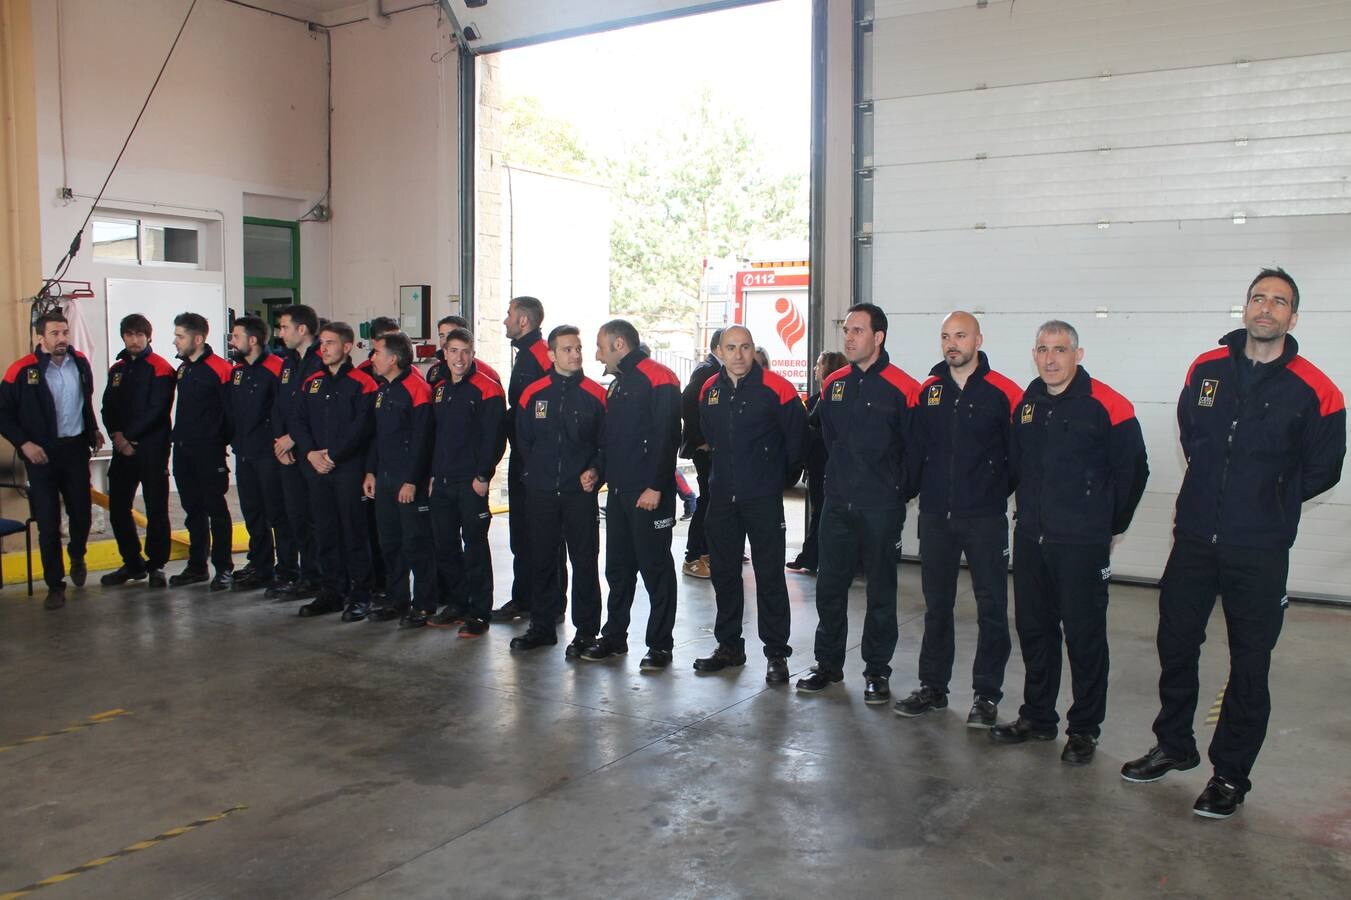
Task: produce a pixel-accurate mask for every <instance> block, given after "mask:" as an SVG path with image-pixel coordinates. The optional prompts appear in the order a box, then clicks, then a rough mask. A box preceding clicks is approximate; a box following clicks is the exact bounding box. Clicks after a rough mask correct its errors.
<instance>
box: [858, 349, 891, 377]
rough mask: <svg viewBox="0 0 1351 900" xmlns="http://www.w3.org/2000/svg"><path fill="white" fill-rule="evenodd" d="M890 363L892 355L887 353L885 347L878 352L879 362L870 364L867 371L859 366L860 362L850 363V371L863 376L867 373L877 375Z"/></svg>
mask: <svg viewBox="0 0 1351 900" xmlns="http://www.w3.org/2000/svg"><path fill="white" fill-rule="evenodd" d="M889 365H891V357H890V356H889V355H888V354H887V348H886V347H883V348H882V349H881V351H880V352H878V354H877V362H875V363H873V364H872V365H871V366H869V367H868V369H867V371H864V370H863V369H860V368H859V367H858V363H850V364H849V372H850V374H851V375H855V376H858V377H860V378H862V377H864V376H867V375H876V374H877V373H878V372H881V371H882V370H883V369H885V368H886V367H887V366H889Z"/></svg>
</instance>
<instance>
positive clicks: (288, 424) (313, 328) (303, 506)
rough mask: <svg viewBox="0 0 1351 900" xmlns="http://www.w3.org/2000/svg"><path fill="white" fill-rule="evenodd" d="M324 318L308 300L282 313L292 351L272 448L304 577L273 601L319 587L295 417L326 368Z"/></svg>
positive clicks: (270, 594) (278, 588)
mask: <svg viewBox="0 0 1351 900" xmlns="http://www.w3.org/2000/svg"><path fill="white" fill-rule="evenodd" d="M318 334H319V316H318V315H316V314H315V312H314V310H313V309H312V308H311V307H308V306H305V305H304V304H296V305H294V306H287V307H285V308H283V309H282V310H281V311H280V312H279V313H278V314H277V335H278V336H279V337H280V338H281V340H282V344H284V345H285V347H286V352H285V353H284V354H282V367H281V375H279V376H278V377H277V399H276V402H275V405H274V406H273V409H272V435H273V439H272V452H273V455H275V456H276V457H277V462H279V463H280V464H281V488H282V497H283V499H284V500H285V502H286V520H287V523H288V524H289V525H290V530H291V540H292V541H293V542H294V543H295V547H296V553H297V554H298V556H299V558H300V577H299V578H297V579H295V580H293V581H278V582H277V583H276V584H274V585H273V586H272V587H270V588H268V589H267V593H266V594H265V595H264V596H266V597H267V598H268V599H269V600H304V599H306V598H308V597H313V596H314V595H315V592H316V591H318V589H319V577H320V576H319V548H318V544H317V543H316V540H315V535H314V524H313V522H312V521H311V514H312V509H313V506H312V504H311V503H310V492H309V477H308V476H307V475H306V474H305V472H304V469H305V466H304V465H303V463H304V461H305V460H304V457H303V456H301V455H300V454H297V453H296V451H295V439H294V437H293V436H292V434H293V432H294V431H295V416H296V414H297V411H298V407H299V404H300V386H301V385H302V384H303V383H304V382H305V380H306V379H308V378H309V377H310V376H311V375H313V374H315V373H316V372H319V371H320V370H322V369H323V367H324V363H323V360H322V359H321V358H320V356H319V345H318V341H317V337H318Z"/></svg>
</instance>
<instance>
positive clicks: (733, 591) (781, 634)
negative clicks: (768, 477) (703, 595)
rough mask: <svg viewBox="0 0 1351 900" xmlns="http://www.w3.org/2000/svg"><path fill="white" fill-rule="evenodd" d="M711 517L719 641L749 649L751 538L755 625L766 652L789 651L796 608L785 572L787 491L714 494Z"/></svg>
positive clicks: (780, 654) (715, 630)
mask: <svg viewBox="0 0 1351 900" xmlns="http://www.w3.org/2000/svg"><path fill="white" fill-rule="evenodd" d="M709 506H710V507H711V509H712V511H711V512H710V514H709V519H708V521H707V523H706V529H707V530H706V534H707V536H708V548H709V565H710V568H711V569H712V574H713V579H714V584H713V590H714V595H715V597H716V599H717V605H718V615H717V620H716V622H715V624H714V628H713V633H714V636H716V637H717V639H718V644H719V645H726V646H732V647H736V648H737V649H744V647H745V641H744V639H743V638H742V618H743V617H744V614H745V596H744V595H745V591H744V588H743V586H742V577H741V569H742V565H741V551H742V548H743V547H744V546H745V544H746V540H747V538H749V540H750V545H751V564H752V569H753V570H754V572H755V597H756V602H755V607H756V629H757V632H758V633H759V636H760V641H761V643H762V644H763V646H764V654H765V656H766V657H787V656H790V655H791V654H792V652H793V649H792V647H790V646H788V635H789V631H790V626H791V614H790V612H789V608H788V584H787V581H786V580H785V578H784V573H783V564H782V563H781V562H780V560H782V559H783V555H784V551H785V540H784V526H785V523H784V516H783V498H782V496H778V495H776V496H773V497H762V498H756V499H753V500H741V501H737V502H735V503H733V502H731V501H720V500H717V499H714V500H713V501H712V502H710V504H709Z"/></svg>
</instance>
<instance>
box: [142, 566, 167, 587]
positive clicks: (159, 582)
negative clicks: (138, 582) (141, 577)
mask: <svg viewBox="0 0 1351 900" xmlns="http://www.w3.org/2000/svg"><path fill="white" fill-rule="evenodd" d="M145 571H146V577H147V578H148V579H149V581H148V582H147V583H148V584H149V585H150V586H151V587H152V588H166V587H168V586H169V579H167V578H165V577H164V570H163V569H146V570H145Z"/></svg>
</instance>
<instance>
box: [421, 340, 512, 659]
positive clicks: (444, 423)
mask: <svg viewBox="0 0 1351 900" xmlns="http://www.w3.org/2000/svg"><path fill="white" fill-rule="evenodd" d="M442 344H443V346H444V348H445V353H446V356H445V362H446V366H445V372H446V376H445V377H444V378H442V379H441V380H440V381H438V382H437V383H436V384H435V385H434V386H433V388H432V417H433V424H434V428H435V441H434V449H433V453H432V472H431V475H432V477H431V507H432V536H433V539H434V542H435V545H436V561H437V576H438V583H439V585H440V589H441V592H442V595H443V599H444V600H445V603H446V608H445V609H444V610H442V611H441V612H439V613H437V614H436V615H435V616H432V618H431V620H430V621H429V622H428V623H427V624H429V625H435V626H438V627H447V626H451V625H457V624H458V625H459V626H460V632H459V633H460V637H462V638H476V637H480V636H481V635H483V634H485V633H486V632H487V630H488V625H489V622H490V621H491V619H492V612H493V570H492V552H491V550H490V549H489V547H488V526H489V525H490V524H492V513H491V512H490V511H489V509H488V487H489V485H490V484H491V483H492V478H493V473H494V472H495V471H496V470H497V464H498V463H499V462H501V460H502V453H503V451H505V450H506V427H505V425H504V424H503V421H502V420H503V418H504V417H505V415H506V393H505V392H504V391H503V390H502V385H501V384H499V383H498V382H497V381H494V380H493V379H491V378H489V377H488V376H486V375H484V374H483V373H481V372H479V371H478V368H477V366H478V363H477V361H476V360H475V359H474V336H473V335H472V334H470V333H469V330H468V329H466V328H454V329H451V331H450V332H449V333H448V334H447V335H446V337H445V340H443V341H442Z"/></svg>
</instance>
